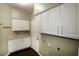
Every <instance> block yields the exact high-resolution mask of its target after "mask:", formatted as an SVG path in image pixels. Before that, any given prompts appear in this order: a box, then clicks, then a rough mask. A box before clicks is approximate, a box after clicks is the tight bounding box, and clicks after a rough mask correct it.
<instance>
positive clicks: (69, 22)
mask: <svg viewBox="0 0 79 59" xmlns="http://www.w3.org/2000/svg"><path fill="white" fill-rule="evenodd" d="M77 11H78V9H77V4H74V3H72V4H68V3H67V4H63V5H62V6H61V16H62V22H61V24H62V25H61V28H62V30H61V34H62V35H63V36H68V37H71V38H73V37H75V36H76V34H77V32H76V30H77V13H78V12H77Z"/></svg>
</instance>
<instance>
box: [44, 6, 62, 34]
mask: <svg viewBox="0 0 79 59" xmlns="http://www.w3.org/2000/svg"><path fill="white" fill-rule="evenodd" d="M60 12H61V10H60V6H59V7H56V8H53V9H51V10H49V11H48V23H47V24H46V25H48V32H49V34H54V35H57V34H59V22H60V20H61V14H60ZM44 22H45V21H44Z"/></svg>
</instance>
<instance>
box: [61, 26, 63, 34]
mask: <svg viewBox="0 0 79 59" xmlns="http://www.w3.org/2000/svg"><path fill="white" fill-rule="evenodd" d="M61 33H62V34H63V25H62V31H61Z"/></svg>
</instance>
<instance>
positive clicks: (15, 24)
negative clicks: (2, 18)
mask: <svg viewBox="0 0 79 59" xmlns="http://www.w3.org/2000/svg"><path fill="white" fill-rule="evenodd" d="M12 30H13V31H27V30H29V21H28V20H16V19H12Z"/></svg>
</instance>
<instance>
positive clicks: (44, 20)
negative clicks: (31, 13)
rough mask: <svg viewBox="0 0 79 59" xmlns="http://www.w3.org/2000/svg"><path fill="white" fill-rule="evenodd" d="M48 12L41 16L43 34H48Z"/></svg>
mask: <svg viewBox="0 0 79 59" xmlns="http://www.w3.org/2000/svg"><path fill="white" fill-rule="evenodd" d="M48 21H49V20H48V12H44V13H42V14H41V32H42V33H48Z"/></svg>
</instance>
